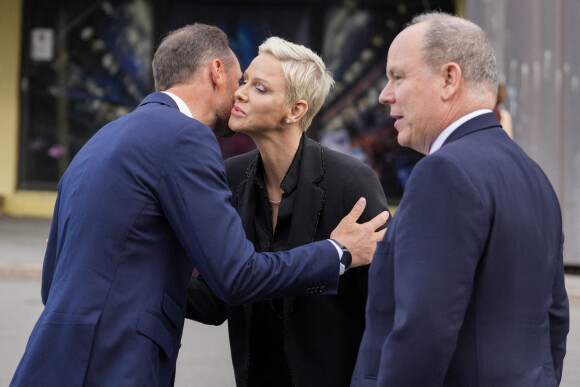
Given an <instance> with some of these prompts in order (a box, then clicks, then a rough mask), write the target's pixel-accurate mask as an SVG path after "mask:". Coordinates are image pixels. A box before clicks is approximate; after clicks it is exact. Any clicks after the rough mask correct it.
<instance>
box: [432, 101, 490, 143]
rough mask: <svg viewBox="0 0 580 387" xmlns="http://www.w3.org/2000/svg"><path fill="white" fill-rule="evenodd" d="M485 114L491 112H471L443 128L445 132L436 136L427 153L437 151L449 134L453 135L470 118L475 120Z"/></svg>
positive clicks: (482, 110) (487, 110)
mask: <svg viewBox="0 0 580 387" xmlns="http://www.w3.org/2000/svg"><path fill="white" fill-rule="evenodd" d="M485 113H491V110H490V109H480V110H476V111H474V112H471V113H469V114H466V115H464V116H463V117H461V118H460V119H458V120H457V121H455V122H453V123H452V124H451V125H449V126H448V127H447V128H445V130H443V131H442V132H441V133H439V136H437V138H436V139H435V142H434V143H433V145H431V150H430V151H429V154H432V153H434V152H435V151H437V150H439V148H441V146H442V145H443V143H444V142H445V140H447V138H448V137H449V136H450V135H451V133H453V132H454V131H455V129H457V128H459V127H460V126H461V125H462V124H463V123H465V122H467V121H469V120H470V119H472V118H475V117H477V116H480V115H482V114H485Z"/></svg>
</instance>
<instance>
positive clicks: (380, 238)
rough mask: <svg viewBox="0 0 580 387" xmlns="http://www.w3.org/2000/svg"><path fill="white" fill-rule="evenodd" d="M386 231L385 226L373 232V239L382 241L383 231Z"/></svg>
mask: <svg viewBox="0 0 580 387" xmlns="http://www.w3.org/2000/svg"><path fill="white" fill-rule="evenodd" d="M386 232H387V229H386V228H384V229H382V230H381V231H377V232H376V233H375V238H376V239H375V241H376V242H380V241H382V240H383V238H384V237H385V233H386Z"/></svg>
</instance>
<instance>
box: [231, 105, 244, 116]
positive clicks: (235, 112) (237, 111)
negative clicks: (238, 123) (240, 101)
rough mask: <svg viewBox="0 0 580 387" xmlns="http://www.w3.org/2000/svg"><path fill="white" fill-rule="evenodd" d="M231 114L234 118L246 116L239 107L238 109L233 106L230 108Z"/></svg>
mask: <svg viewBox="0 0 580 387" xmlns="http://www.w3.org/2000/svg"><path fill="white" fill-rule="evenodd" d="M232 114H233V115H234V116H240V117H245V116H246V113H245V112H244V111H243V110H242V109H241V108H240V107H238V106H234V107H233V108H232Z"/></svg>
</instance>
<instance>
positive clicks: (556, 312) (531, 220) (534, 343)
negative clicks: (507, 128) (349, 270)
mask: <svg viewBox="0 0 580 387" xmlns="http://www.w3.org/2000/svg"><path fill="white" fill-rule="evenodd" d="M562 246H563V234H562V219H561V213H560V207H559V204H558V200H557V198H556V195H555V193H554V191H553V189H552V186H551V184H550V182H549V181H548V179H547V178H546V176H545V175H544V173H543V172H542V171H541V169H540V168H539V167H538V165H536V163H535V162H533V161H532V160H531V159H530V158H529V157H528V156H527V155H526V154H525V153H524V152H523V150H522V149H520V148H519V147H518V146H517V145H516V144H515V143H514V142H513V141H511V140H510V139H509V138H508V136H507V135H506V134H505V133H504V131H503V130H502V128H501V127H500V126H499V123H498V121H497V119H496V118H495V116H494V115H493V114H492V113H489V114H484V115H481V116H478V117H475V118H473V119H471V120H469V121H468V122H466V123H464V124H463V125H461V126H460V127H459V128H458V129H457V130H456V131H455V132H453V133H452V134H451V136H450V137H449V138H448V139H447V141H446V142H445V144H444V145H443V147H442V148H441V149H439V150H438V151H436V152H434V153H433V154H431V155H429V156H427V157H425V158H423V159H422V160H421V161H420V162H419V163H418V164H417V165H416V166H415V168H414V170H413V172H412V174H411V177H410V179H409V181H408V183H407V186H406V187H405V193H404V195H403V199H402V201H401V203H400V206H399V208H398V210H397V212H396V214H395V217H394V219H393V222H392V223H391V225H390V227H389V229H388V231H387V233H386V235H385V239H384V240H383V241H382V242H380V243H379V246H378V248H377V251H376V254H375V257H374V260H373V263H372V264H371V268H370V272H369V295H368V301H367V313H366V328H365V334H364V336H363V341H362V343H361V346H360V350H359V356H358V359H357V365H356V367H355V373H354V375H353V379H352V386H390V387H399V386H401V387H403V386H404V387H412V386H420V387H434V386H458V387H459V386H461V387H476V386H479V387H501V386H506V387H507V386H509V387H515V386H521V387H532V386H542V387H545V386H556V385H557V384H558V383H559V380H560V378H561V374H562V363H563V358H564V354H565V348H566V335H567V332H568V324H569V316H568V299H567V295H566V290H565V288H564V272H563V262H562Z"/></svg>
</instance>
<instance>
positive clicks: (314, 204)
mask: <svg viewBox="0 0 580 387" xmlns="http://www.w3.org/2000/svg"><path fill="white" fill-rule="evenodd" d="M304 140H305V141H304V148H303V151H302V157H301V159H300V174H299V176H300V178H299V182H298V186H297V188H296V190H297V191H296V199H295V201H294V213H293V215H292V225H291V226H290V239H289V241H288V242H289V246H290V247H296V246H300V245H303V244H306V243H310V242H312V241H314V238H315V236H316V231H317V229H318V221H319V219H320V215H321V213H322V208H323V205H324V200H325V198H326V192H325V191H324V189H322V188H320V186H319V183H320V182H321V181H322V180H323V179H324V177H325V171H324V154H323V151H322V148H321V147H320V145H319V144H318V143H317V142H316V141H314V140H311V139H309V138H308V137H306V138H305V139H304Z"/></svg>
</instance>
